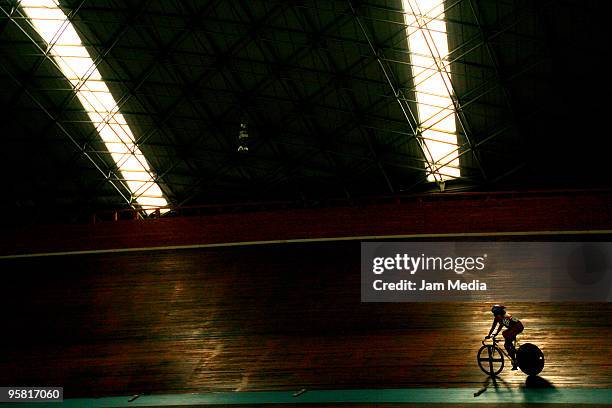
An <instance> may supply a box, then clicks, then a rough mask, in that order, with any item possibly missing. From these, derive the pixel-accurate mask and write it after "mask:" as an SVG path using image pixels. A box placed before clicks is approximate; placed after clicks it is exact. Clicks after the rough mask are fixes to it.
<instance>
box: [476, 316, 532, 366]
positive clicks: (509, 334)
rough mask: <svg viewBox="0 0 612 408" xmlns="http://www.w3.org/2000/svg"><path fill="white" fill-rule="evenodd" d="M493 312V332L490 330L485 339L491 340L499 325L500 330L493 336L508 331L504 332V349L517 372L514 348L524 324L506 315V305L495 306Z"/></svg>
mask: <svg viewBox="0 0 612 408" xmlns="http://www.w3.org/2000/svg"><path fill="white" fill-rule="evenodd" d="M491 312H492V313H493V316H494V318H493V325H492V326H491V330H489V334H488V335H487V336H486V337H485V339H489V338H491V333H493V330H495V326H497V325H498V324H499V328H498V329H497V332H496V333H495V334H494V335H493V336H497V335H498V334H499V332H500V330H501V329H502V328H503V327H505V328H506V330H504V331H503V332H502V335H503V336H504V339H506V341H505V342H504V348H505V349H506V351H507V352H508V354H509V355H510V358H511V359H512V369H513V370H516V369H517V366H516V349H515V347H514V341H515V340H516V336H517V335H518V334H519V333H521V332H522V331H523V329H524V327H523V323H521V321H520V320H519V319H517V318H516V317H513V316H512V315H510V314H506V306H504V305H494V306H493V307H492V308H491Z"/></svg>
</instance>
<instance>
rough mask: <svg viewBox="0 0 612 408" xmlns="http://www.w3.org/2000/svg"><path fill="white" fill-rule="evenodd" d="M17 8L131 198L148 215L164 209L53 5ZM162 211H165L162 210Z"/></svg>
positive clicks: (32, 1)
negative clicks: (92, 128) (44, 48)
mask: <svg viewBox="0 0 612 408" xmlns="http://www.w3.org/2000/svg"><path fill="white" fill-rule="evenodd" d="M20 6H21V7H22V8H23V10H24V12H25V14H26V15H27V17H28V18H29V19H30V21H31V23H32V26H33V27H34V29H35V30H36V31H37V32H38V34H39V35H40V36H41V37H42V39H43V40H44V41H45V42H46V43H47V44H48V52H49V55H50V56H51V57H52V58H53V60H54V61H55V63H56V64H57V66H58V67H59V68H60V70H61V71H62V73H63V74H64V76H65V77H66V78H67V79H68V80H69V81H70V83H71V84H72V86H73V87H74V90H75V92H76V95H77V98H78V99H79V101H80V102H81V104H82V105H83V108H84V109H85V111H86V112H87V115H88V116H89V118H90V120H91V122H92V123H93V125H94V126H95V128H96V130H97V132H98V134H99V135H100V138H101V139H102V141H103V142H104V144H105V145H106V149H107V150H108V152H109V154H110V156H111V157H112V159H113V161H114V162H115V164H116V165H117V168H118V169H119V172H120V174H121V177H122V178H123V181H124V182H125V184H126V185H127V186H128V188H129V189H130V191H131V194H132V199H133V201H134V202H135V204H137V205H138V206H139V207H141V208H142V209H144V210H145V212H146V213H147V214H151V213H152V212H154V211H155V210H156V209H157V208H158V207H166V206H167V205H168V202H167V201H166V199H165V198H164V196H163V194H162V191H161V189H160V187H159V185H158V184H157V183H156V181H155V178H154V176H153V171H152V170H151V168H150V167H149V164H148V162H147V160H146V159H145V157H144V155H143V154H142V152H141V151H140V149H139V148H138V146H137V145H136V141H135V137H134V135H133V133H132V131H131V129H130V127H129V126H128V124H127V122H126V120H125V117H124V116H123V115H122V114H121V113H120V112H119V108H118V106H117V102H116V101H115V98H114V97H113V95H112V94H111V93H110V91H109V89H108V86H107V85H106V83H105V82H104V80H103V79H102V75H101V74H100V72H99V71H98V69H97V68H96V66H95V63H94V61H93V60H92V58H91V56H90V55H89V52H88V51H87V49H86V48H85V46H84V45H83V43H82V42H81V39H80V37H79V35H78V33H77V32H76V30H75V28H74V26H73V25H72V23H71V22H70V21H69V20H68V18H67V16H66V15H65V14H64V12H63V11H62V10H61V9H60V7H59V5H58V3H57V2H56V1H54V0H22V1H21V2H20ZM160 211H161V212H166V211H168V209H165V208H162V209H161V210H160Z"/></svg>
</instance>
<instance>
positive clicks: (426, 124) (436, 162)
mask: <svg viewBox="0 0 612 408" xmlns="http://www.w3.org/2000/svg"><path fill="white" fill-rule="evenodd" d="M402 6H403V8H404V20H405V23H406V26H407V28H406V31H407V36H408V47H409V49H410V58H411V62H412V77H413V79H414V85H415V94H416V102H417V111H418V118H419V130H420V131H421V136H422V138H423V142H424V150H425V155H426V160H427V161H428V166H427V171H428V176H427V179H428V180H429V181H437V182H442V181H445V180H448V179H452V178H456V177H460V176H461V172H460V169H459V154H458V147H457V129H456V124H455V114H456V112H455V107H454V104H453V99H452V98H453V91H452V86H451V77H450V68H449V60H448V36H447V32H446V22H445V21H444V1H443V0H402ZM430 166H431V168H432V169H433V171H432V169H430Z"/></svg>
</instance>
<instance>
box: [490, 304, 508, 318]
mask: <svg viewBox="0 0 612 408" xmlns="http://www.w3.org/2000/svg"><path fill="white" fill-rule="evenodd" d="M505 309H506V306H504V305H493V307H492V308H491V313H493V314H494V315H495V316H498V315H503V314H505V313H506V310H505Z"/></svg>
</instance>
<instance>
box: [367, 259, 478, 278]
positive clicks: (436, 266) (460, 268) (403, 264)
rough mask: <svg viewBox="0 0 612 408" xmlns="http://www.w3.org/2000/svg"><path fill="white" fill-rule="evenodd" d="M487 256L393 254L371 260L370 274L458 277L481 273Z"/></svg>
mask: <svg viewBox="0 0 612 408" xmlns="http://www.w3.org/2000/svg"><path fill="white" fill-rule="evenodd" d="M486 259H487V254H483V255H482V256H477V257H472V256H457V257H450V256H447V257H441V256H425V254H421V255H420V256H410V255H409V254H395V256H390V257H376V258H373V259H372V272H373V273H375V274H376V275H380V274H382V273H384V272H385V271H393V270H396V271H406V272H410V274H411V275H414V274H415V273H416V272H417V271H453V272H455V273H457V274H459V275H461V274H462V273H464V272H465V271H482V270H483V269H484V268H485V261H486Z"/></svg>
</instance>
